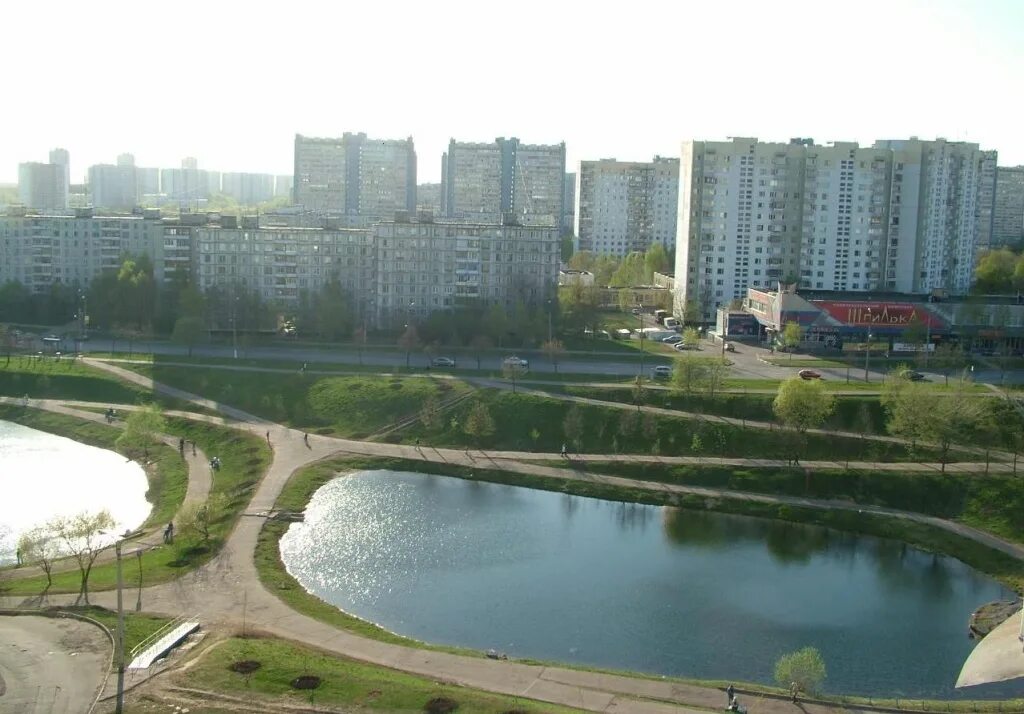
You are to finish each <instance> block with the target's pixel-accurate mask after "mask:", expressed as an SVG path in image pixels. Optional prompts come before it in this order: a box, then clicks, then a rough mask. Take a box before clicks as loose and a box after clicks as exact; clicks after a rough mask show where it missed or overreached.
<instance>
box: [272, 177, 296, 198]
mask: <svg viewBox="0 0 1024 714" xmlns="http://www.w3.org/2000/svg"><path fill="white" fill-rule="evenodd" d="M293 186H294V177H293V176H289V175H277V176H275V177H274V196H275V197H276V196H288V197H289V198H291V197H292V187H293Z"/></svg>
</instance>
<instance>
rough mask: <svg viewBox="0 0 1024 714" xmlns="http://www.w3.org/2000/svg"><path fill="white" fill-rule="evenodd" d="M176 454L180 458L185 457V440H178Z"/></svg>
mask: <svg viewBox="0 0 1024 714" xmlns="http://www.w3.org/2000/svg"><path fill="white" fill-rule="evenodd" d="M178 453H179V454H181V455H182V456H184V455H185V438H184V437H181V438H179V439H178Z"/></svg>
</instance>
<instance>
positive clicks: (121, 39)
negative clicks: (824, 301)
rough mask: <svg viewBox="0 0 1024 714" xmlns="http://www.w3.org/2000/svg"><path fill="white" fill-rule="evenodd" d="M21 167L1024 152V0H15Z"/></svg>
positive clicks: (17, 156) (14, 120)
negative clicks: (813, 145) (928, 142)
mask: <svg viewBox="0 0 1024 714" xmlns="http://www.w3.org/2000/svg"><path fill="white" fill-rule="evenodd" d="M0 19H2V24H0V63H2V66H3V67H4V68H5V72H4V74H3V80H2V96H3V102H2V105H0V106H2V109H0V127H2V132H0V182H13V181H14V180H16V176H17V164H18V162H20V161H33V160H42V161H45V160H46V156H47V152H48V150H49V149H50V148H52V147H55V146H62V147H65V148H67V149H68V150H69V151H70V152H71V162H72V167H71V171H72V180H73V181H79V180H81V178H82V177H83V176H84V174H85V171H86V169H87V167H88V166H89V165H90V164H94V163H101V162H111V163H112V162H113V161H114V158H115V156H116V155H117V154H118V153H120V152H125V151H128V152H132V153H134V154H135V156H136V163H137V164H139V165H142V166H177V165H179V164H180V160H181V158H182V157H184V156H195V157H197V158H198V159H199V162H200V167H205V168H210V169H218V170H234V171H262V172H271V173H291V171H292V140H293V136H294V134H295V133H296V132H299V133H303V134H309V135H313V136H338V135H340V134H341V133H343V132H345V131H352V132H358V131H364V132H366V133H367V134H368V135H370V136H372V137H380V138H402V137H406V136H409V135H411V136H413V138H414V139H415V141H416V151H417V155H418V164H419V176H420V181H421V182H422V181H437V180H439V178H440V171H441V167H440V164H441V152H442V151H443V150H444V149H445V147H446V146H447V143H448V140H449V138H452V137H454V138H457V139H459V140H462V141H489V140H492V139H493V138H494V137H496V136H518V137H519V138H520V139H522V140H524V141H527V142H530V143H556V142H559V141H565V142H566V145H567V149H568V165H569V167H570V169H571V167H573V166H574V165H575V164H576V162H577V161H579V160H580V159H596V158H602V157H613V156H614V157H617V158H619V159H635V160H643V159H649V158H650V157H651V156H652V155H654V154H662V155H671V156H675V155H677V153H678V150H679V142H680V141H681V140H683V139H685V138H703V139H721V138H725V137H727V136H758V137H760V138H762V139H769V140H786V139H788V138H790V137H794V136H810V137H813V138H814V139H816V140H817V141H819V142H827V141H832V140H855V141H860V142H861V143H869V142H871V141H872V140H874V139H876V138H897V137H907V136H910V135H917V136H920V137H922V138H932V137H935V136H944V137H946V138H948V139H962V140H963V139H965V140H970V141H974V142H979V143H980V144H981V145H982V146H983V147H984V148H991V149H997V150H998V151H999V154H1000V157H999V163H1000V164H1001V165H1012V164H1024V112H1022V111H1021V110H1022V107H1024V92H1022V89H1024V1H1018V0H1005V1H996V0H965V1H964V2H956V1H954V0H921V1H918V0H885V1H883V2H875V1H874V0H871V1H868V2H864V1H858V2H845V1H843V2H838V1H830V0H812V1H810V2H797V1H793V2H786V1H783V0H759V1H757V2H725V1H723V0H714V1H710V0H709V1H707V2H687V1H684V0H666V2H662V3H656V2H644V1H639V0H632V1H631V2H628V3H622V2H603V1H601V0H598V1H596V2H595V1H594V0H591V1H589V2H583V1H581V2H572V3H570V2H566V1H565V0H563V1H562V2H558V0H544V1H543V2H536V1H534V0H518V1H517V2H514V3H508V2H505V3H496V2H491V3H488V2H481V1H480V0H476V1H474V2H465V3H462V2H459V3H456V2H444V1H435V2H422V1H418V2H398V1H395V0H391V1H388V0H367V1H366V2H359V1H355V2H354V1H353V0H335V1H333V2H332V1H331V0H321V2H308V1H307V0H290V1H289V2H281V3H273V4H272V5H271V4H269V3H259V2H247V3H242V2H227V1H225V0H207V1H206V2H192V1H191V0H185V1H176V2H162V3H155V2H149V1H147V0H134V1H133V2H112V1H103V0H100V1H99V2H92V3H83V2H80V1H79V2H47V1H46V0H36V1H35V2H9V3H5V4H4V7H3V9H2V10H0Z"/></svg>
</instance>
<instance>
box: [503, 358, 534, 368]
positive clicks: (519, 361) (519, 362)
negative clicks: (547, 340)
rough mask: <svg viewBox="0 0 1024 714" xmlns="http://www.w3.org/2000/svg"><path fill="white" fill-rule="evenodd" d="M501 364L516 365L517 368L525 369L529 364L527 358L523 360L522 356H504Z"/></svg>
mask: <svg viewBox="0 0 1024 714" xmlns="http://www.w3.org/2000/svg"><path fill="white" fill-rule="evenodd" d="M502 364H503V365H505V366H506V367H518V368H519V369H526V368H527V367H529V366H530V362H529V360H525V359H523V358H522V357H506V358H505V360H504V361H503V362H502Z"/></svg>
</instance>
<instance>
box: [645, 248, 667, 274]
mask: <svg viewBox="0 0 1024 714" xmlns="http://www.w3.org/2000/svg"><path fill="white" fill-rule="evenodd" d="M669 268H670V263H669V262H668V252H666V250H665V246H663V245H662V244H661V243H651V245H650V247H649V248H648V249H647V252H646V253H645V254H644V273H645V278H646V279H647V280H646V281H645V282H647V281H650V280H652V279H653V278H654V273H664V272H667V271H668V270H669Z"/></svg>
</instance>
